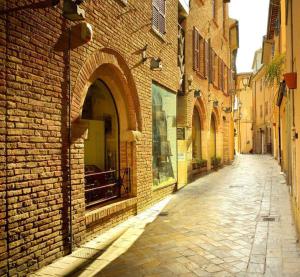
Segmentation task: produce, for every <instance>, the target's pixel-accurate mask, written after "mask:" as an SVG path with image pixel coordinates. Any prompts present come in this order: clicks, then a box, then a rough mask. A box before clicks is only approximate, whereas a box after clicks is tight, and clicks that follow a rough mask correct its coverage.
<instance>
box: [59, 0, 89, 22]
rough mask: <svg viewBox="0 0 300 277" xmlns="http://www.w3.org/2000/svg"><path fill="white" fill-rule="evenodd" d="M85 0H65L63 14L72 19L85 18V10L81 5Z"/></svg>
mask: <svg viewBox="0 0 300 277" xmlns="http://www.w3.org/2000/svg"><path fill="white" fill-rule="evenodd" d="M83 2H84V0H64V4H63V16H64V17H65V18H68V19H69V20H71V21H77V20H83V19H85V11H84V10H83V9H82V8H80V7H79V5H80V4H81V3H83Z"/></svg>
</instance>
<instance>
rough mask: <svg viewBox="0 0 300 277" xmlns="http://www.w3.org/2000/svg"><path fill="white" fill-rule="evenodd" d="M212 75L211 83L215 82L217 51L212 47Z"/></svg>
mask: <svg viewBox="0 0 300 277" xmlns="http://www.w3.org/2000/svg"><path fill="white" fill-rule="evenodd" d="M210 65H211V66H210V76H211V83H212V84H215V51H214V50H213V49H212V48H210Z"/></svg>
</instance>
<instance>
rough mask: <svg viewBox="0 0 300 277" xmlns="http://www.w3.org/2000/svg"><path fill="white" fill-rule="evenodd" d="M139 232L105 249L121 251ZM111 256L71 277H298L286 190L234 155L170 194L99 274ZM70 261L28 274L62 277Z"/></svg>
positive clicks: (260, 158)
mask: <svg viewBox="0 0 300 277" xmlns="http://www.w3.org/2000/svg"><path fill="white" fill-rule="evenodd" d="M138 226H139V224H134V225H133V226H132V227H131V228H129V230H127V231H126V232H125V233H124V234H123V235H122V239H119V240H117V242H116V243H113V244H112V246H110V247H109V248H108V249H107V250H106V251H112V252H119V253H121V252H122V251H121V252H120V251H119V250H120V248H122V247H125V246H124V245H128V244H126V241H127V242H131V241H134V239H132V237H133V235H132V234H135V233H136V231H137V230H138V228H139V227H138ZM130 229H131V230H130ZM134 230H135V231H134ZM124 242H125V244H124ZM112 249H113V250H112ZM109 257H113V255H108V256H105V252H104V253H103V254H102V255H100V256H98V257H97V259H95V260H90V261H88V263H87V264H86V265H85V269H84V270H83V271H82V270H81V271H80V270H79V269H78V268H77V269H74V272H76V274H73V275H72V276H107V277H108V276H109V277H113V276H122V277H127V276H128V277H134V276H136V277H141V276H147V277H155V276H161V277H168V276H182V277H183V276H185V277H189V276H263V275H264V276H300V248H299V245H298V244H297V236H296V230H295V226H294V223H293V219H292V211H291V206H290V200H289V193H288V186H287V185H286V183H285V180H284V177H283V176H282V175H281V174H280V170H279V167H278V165H277V163H276V161H275V160H274V159H273V158H272V157H271V156H269V155H240V156H238V158H237V159H236V161H235V162H234V163H233V165H231V166H228V167H225V168H223V169H220V170H218V171H216V172H214V173H212V174H209V175H207V176H205V177H204V178H201V179H198V180H197V181H195V182H193V183H192V184H191V185H189V186H188V187H185V188H183V189H182V190H181V191H179V192H178V193H176V194H174V195H173V196H172V199H171V201H170V202H169V203H168V204H167V205H166V206H165V208H164V209H163V210H162V211H161V212H160V213H159V216H158V217H157V218H156V219H155V220H154V221H153V222H152V223H150V224H148V225H147V226H146V228H145V231H144V232H143V233H142V235H141V236H140V237H139V238H138V239H137V240H136V241H135V242H134V243H133V244H132V245H131V246H130V247H129V249H128V250H127V251H126V252H125V253H124V254H122V255H121V256H119V257H118V258H117V259H115V260H113V259H112V258H111V261H109V262H110V263H109V264H108V265H107V266H106V267H105V268H104V269H103V270H102V271H100V272H99V271H98V270H99V268H101V265H103V263H104V262H106V263H107V261H108V260H109ZM68 259H69V260H68ZM74 259H76V254H74V255H73V260H70V257H65V258H62V259H61V260H58V262H56V263H54V264H53V265H52V266H48V267H47V268H45V269H43V270H41V271H40V272H37V273H36V274H34V276H51V275H52V276H62V275H64V274H62V272H64V270H63V268H64V267H66V265H67V264H68V263H70V261H71V262H72V263H73V264H74ZM77 259H79V258H78V257H77ZM81 259H83V258H82V257H81ZM105 260H106V261H105ZM64 276H65V275H64Z"/></svg>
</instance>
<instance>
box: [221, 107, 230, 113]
mask: <svg viewBox="0 0 300 277" xmlns="http://www.w3.org/2000/svg"><path fill="white" fill-rule="evenodd" d="M222 111H223V112H224V113H231V111H232V109H231V107H222Z"/></svg>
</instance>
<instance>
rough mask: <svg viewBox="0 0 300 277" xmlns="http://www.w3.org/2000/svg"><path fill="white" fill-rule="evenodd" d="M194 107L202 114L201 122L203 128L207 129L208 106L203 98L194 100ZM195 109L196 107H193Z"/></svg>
mask: <svg viewBox="0 0 300 277" xmlns="http://www.w3.org/2000/svg"><path fill="white" fill-rule="evenodd" d="M193 107H194V108H196V109H197V111H198V113H199V115H200V122H201V130H205V129H206V126H205V124H206V114H207V112H206V108H205V105H204V103H203V100H202V99H201V98H196V99H195V100H194V105H193ZM193 110H194V109H193ZM191 117H193V113H192V114H191Z"/></svg>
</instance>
